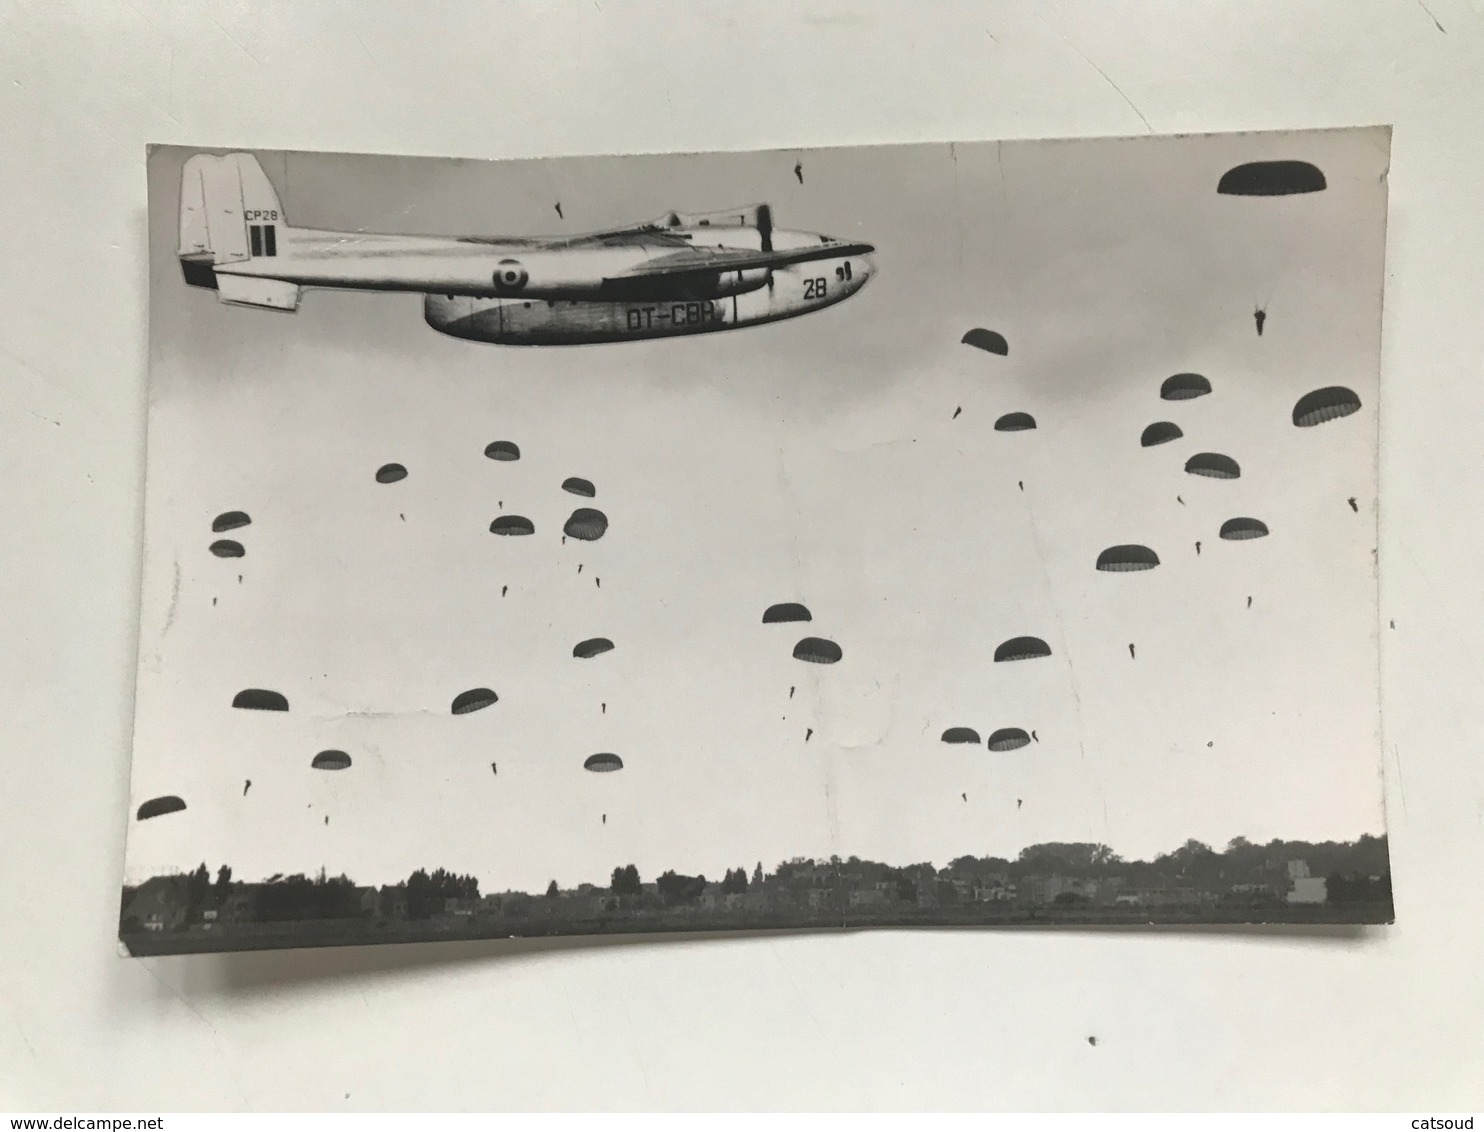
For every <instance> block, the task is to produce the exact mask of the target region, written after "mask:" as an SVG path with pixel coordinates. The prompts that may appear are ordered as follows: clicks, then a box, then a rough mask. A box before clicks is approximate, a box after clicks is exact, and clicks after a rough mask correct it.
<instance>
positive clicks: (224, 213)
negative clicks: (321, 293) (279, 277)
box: [177, 153, 299, 310]
mask: <svg viewBox="0 0 1484 1132" xmlns="http://www.w3.org/2000/svg"><path fill="white" fill-rule="evenodd" d="M286 227H287V224H286V222H285V219H284V215H283V208H282V206H281V205H280V204H279V203H278V194H277V193H276V192H274V190H273V185H272V184H271V183H270V182H269V180H268V177H267V175H266V174H265V173H264V172H263V167H262V166H261V165H259V164H258V159H257V158H256V157H254V156H253V155H252V154H250V153H228V154H223V155H221V156H216V155H214V154H209V153H198V154H195V155H194V156H192V157H191V158H189V159H188V160H187V161H186V163H185V167H184V168H183V169H182V170H181V175H180V247H179V251H178V253H177V254H178V255H179V256H180V266H181V270H182V272H183V273H184V275H185V281H186V282H187V283H189V284H191V285H192V286H195V287H211V288H215V289H217V290H218V291H219V292H220V294H219V296H218V297H219V298H220V299H221V300H222V301H223V302H235V303H243V304H245V305H248V306H269V307H275V308H278V309H289V310H292V309H294V307H296V306H297V305H298V302H299V289H298V287H296V286H293V285H292V284H287V283H279V282H277V281H274V280H270V279H260V280H254V281H249V280H245V279H243V278H241V277H237V278H228V279H227V285H225V286H224V283H223V278H224V277H223V276H222V275H219V274H218V272H217V271H216V270H215V269H216V268H218V267H225V266H227V265H229V264H234V263H244V262H246V261H248V260H255V259H273V258H276V257H277V256H278V254H279V251H278V245H279V237H280V233H281V232H282V230H283V229H285V228H286ZM270 284H271V286H270Z"/></svg>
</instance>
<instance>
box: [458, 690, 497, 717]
mask: <svg viewBox="0 0 1484 1132" xmlns="http://www.w3.org/2000/svg"><path fill="white" fill-rule="evenodd" d="M499 699H500V697H499V696H497V695H495V693H494V692H492V691H491V690H490V689H489V688H470V689H469V690H468V691H467V692H460V693H459V694H458V695H457V696H455V697H454V698H453V703H452V704H451V705H450V707H449V710H450V711H452V712H453V714H454V715H468V714H469V713H470V712H471V711H479V710H480V709H481V708H487V707H489V706H490V704H493V703H498V702H499Z"/></svg>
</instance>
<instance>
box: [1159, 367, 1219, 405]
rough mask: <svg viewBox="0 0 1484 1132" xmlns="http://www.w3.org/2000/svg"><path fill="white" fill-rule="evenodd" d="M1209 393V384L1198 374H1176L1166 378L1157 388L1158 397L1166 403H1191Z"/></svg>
mask: <svg viewBox="0 0 1484 1132" xmlns="http://www.w3.org/2000/svg"><path fill="white" fill-rule="evenodd" d="M1209 392H1211V383H1210V382H1209V381H1207V380H1206V379H1205V378H1204V377H1202V376H1201V375H1200V374H1198V373H1177V374H1175V375H1174V376H1173V377H1167V378H1165V379H1164V381H1163V382H1162V383H1161V385H1160V387H1159V395H1160V397H1161V398H1162V399H1163V400H1166V401H1191V400H1194V399H1195V398H1197V397H1204V396H1205V395H1206V394H1207V393H1209Z"/></svg>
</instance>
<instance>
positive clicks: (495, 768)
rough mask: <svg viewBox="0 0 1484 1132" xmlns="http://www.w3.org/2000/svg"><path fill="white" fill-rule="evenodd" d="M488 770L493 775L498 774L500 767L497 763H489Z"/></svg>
mask: <svg viewBox="0 0 1484 1132" xmlns="http://www.w3.org/2000/svg"><path fill="white" fill-rule="evenodd" d="M490 770H491V771H492V772H494V773H495V774H499V773H500V767H499V765H498V764H497V763H490Z"/></svg>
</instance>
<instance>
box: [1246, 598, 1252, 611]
mask: <svg viewBox="0 0 1484 1132" xmlns="http://www.w3.org/2000/svg"><path fill="white" fill-rule="evenodd" d="M1247 608H1248V609H1251V608H1252V595H1251V594H1248V595H1247Z"/></svg>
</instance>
